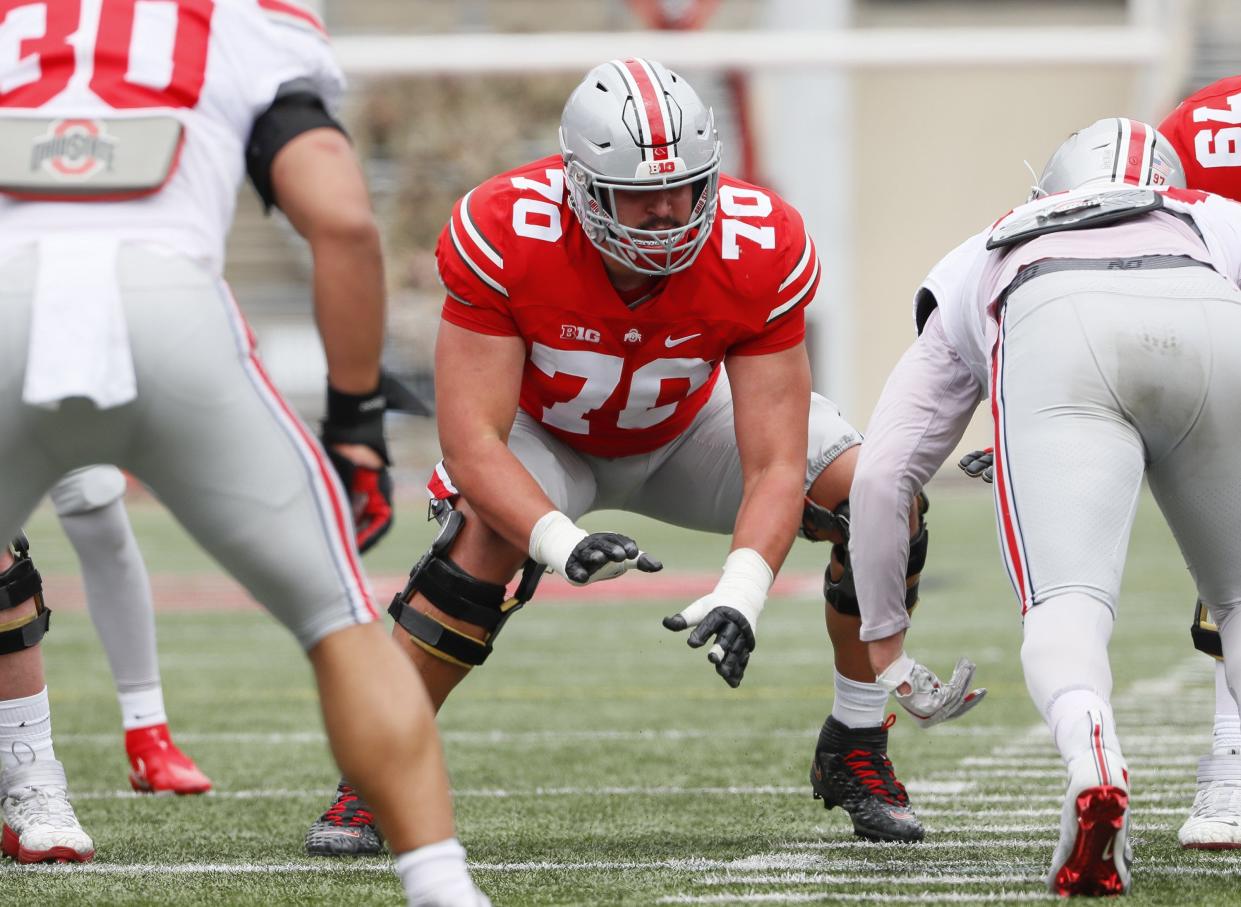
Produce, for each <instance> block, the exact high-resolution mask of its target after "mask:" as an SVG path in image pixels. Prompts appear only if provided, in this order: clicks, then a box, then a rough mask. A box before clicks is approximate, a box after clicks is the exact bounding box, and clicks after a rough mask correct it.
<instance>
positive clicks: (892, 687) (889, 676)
mask: <svg viewBox="0 0 1241 907" xmlns="http://www.w3.org/2000/svg"><path fill="white" fill-rule="evenodd" d="M917 664H918V663H917V662H916V661H914V660H913V659H912V658H910V657H909V656H908V655H906V654H905V653H904V652H901V656H900V658H898V659H896V661H894V662H892V663H891V664H890V665H888V666H887V667H886V668H884V669H883V673H882V674H880V675H879V676H878V677H876V678H875V683H877V684H879V686H881V687H883V688H884V689H885V690H887V691H888V692H889V693H895V692H896V691H897V690H898V689H899V688H900V686H901V684H903V683H907V682H908V681H909V678H910V677H911V676H912V675H913V672H914V667H915V666H917Z"/></svg>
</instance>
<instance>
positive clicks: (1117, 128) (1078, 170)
mask: <svg viewBox="0 0 1241 907" xmlns="http://www.w3.org/2000/svg"><path fill="white" fill-rule="evenodd" d="M1106 183H1121V184H1125V185H1129V186H1176V187H1179V188H1181V189H1184V188H1185V168H1184V167H1182V166H1181V159H1180V158H1179V157H1177V154H1176V150H1175V149H1174V148H1173V147H1172V143H1171V142H1169V141H1168V140H1167V139H1166V138H1164V137H1163V135H1162V134H1160V132H1159V130H1157V129H1156V128H1155V127H1154V126H1152V125H1150V124H1149V123H1143V122H1141V121H1140V120H1130V119H1126V118H1125V117H1108V118H1107V119H1103V120H1097V121H1095V122H1094V123H1091V124H1090V125H1089V126H1087V127H1086V128H1085V129H1079V130H1078V131H1077V132H1075V133H1073V134H1072V135H1071V136H1069V137H1068V139H1066V140H1065V142H1064V143H1063V144H1062V145H1061V146H1060V147H1059V148H1057V149H1056V152H1055V154H1053V155H1052V156H1051V159H1050V160H1048V162H1047V166H1046V167H1044V168H1043V175H1042V176H1040V177H1039V180H1038V184H1037V185H1036V186H1034V187H1033V189H1032V191H1031V193H1030V201H1034V200H1035V199H1036V198H1042V197H1043V196H1045V195H1052V194H1054V193H1056V192H1065V191H1068V190H1069V189H1077V188H1078V187H1080V186H1092V185H1102V184H1106Z"/></svg>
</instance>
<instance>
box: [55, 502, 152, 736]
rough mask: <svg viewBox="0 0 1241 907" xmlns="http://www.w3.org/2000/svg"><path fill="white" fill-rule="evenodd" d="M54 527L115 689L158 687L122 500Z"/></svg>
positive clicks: (140, 568) (142, 584)
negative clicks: (72, 557)
mask: <svg viewBox="0 0 1241 907" xmlns="http://www.w3.org/2000/svg"><path fill="white" fill-rule="evenodd" d="M60 525H61V527H62V528H63V529H64V530H65V535H67V536H68V537H69V541H70V542H71V543H72V544H73V550H74V551H75V552H76V553H77V556H78V562H79V563H80V564H81V565H82V584H83V585H84V586H85V587H86V607H87V609H88V610H89V611H90V618H91V622H92V623H94V625H95V632H96V633H98V634H99V641H100V642H102V643H103V649H104V652H106V653H107V656H108V666H109V667H110V668H111V669H112V677H113V680H114V681H115V683H116V689H117V692H118V693H120V692H126V693H128V692H140V691H145V690H150V689H152V688H156V689H158V687H159V661H158V659H157V656H156V651H155V610H154V607H153V605H152V604H151V582H150V579H149V578H148V576H147V571H146V565H145V564H143V562H142V554H141V552H140V551H139V550H138V543H137V541H136V540H135V539H134V532H133V529H132V528H131V527H130V525H129V517H128V516H127V515H126V513H125V506H124V504H123V503H122V502H121V501H120V500H119V499H118V500H115V501H113V502H112V503H111V504H108V505H106V506H104V507H98V508H96V509H94V510H88V511H86V512H85V513H75V514H71V515H68V516H62V517H60ZM162 708H163V703H162V702H161V703H160V709H161V710H162ZM121 710H122V712H124V710H125V705H124V703H122V704H121ZM145 723H146V724H151V723H152V722H149V721H147V722H145ZM125 727H126V729H128V728H129V725H128V724H126V725H125Z"/></svg>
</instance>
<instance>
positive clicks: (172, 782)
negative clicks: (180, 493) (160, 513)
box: [50, 466, 211, 794]
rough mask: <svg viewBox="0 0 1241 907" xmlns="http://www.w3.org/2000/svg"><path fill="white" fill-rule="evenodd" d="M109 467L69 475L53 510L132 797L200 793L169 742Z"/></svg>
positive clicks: (137, 569) (141, 583)
mask: <svg viewBox="0 0 1241 907" xmlns="http://www.w3.org/2000/svg"><path fill="white" fill-rule="evenodd" d="M124 491H125V477H124V476H123V475H122V474H121V472H120V471H119V470H118V469H116V468H115V467H112V466H90V467H87V468H85V469H79V470H74V471H73V472H71V473H69V474H68V475H66V476H65V477H64V478H63V479H61V480H60V481H59V482H57V483H56V485H55V486H54V487H53V488H52V491H51V495H50V496H51V499H52V503H53V505H54V506H55V508H56V515H57V516H58V517H59V519H60V525H61V527H62V528H63V529H64V531H65V535H67V536H68V537H69V541H70V542H71V543H72V544H73V549H74V551H75V552H76V553H77V556H78V562H79V563H80V564H81V568H82V581H83V585H84V586H85V588H86V604H87V608H88V609H89V611H90V615H91V620H92V622H93V623H94V625H95V632H96V633H98V634H99V639H100V642H102V643H103V648H104V651H105V652H106V653H107V656H108V666H109V667H110V668H111V671H112V679H113V682H114V683H115V684H116V691H117V699H118V701H119V703H120V707H121V723H122V727H123V728H124V731H125V750H126V754H127V756H128V758H129V763H130V769H131V771H130V774H129V781H130V784H131V785H132V786H133V788H134V790H137V791H142V792H149V793H161V792H162V793H175V794H200V793H204V792H205V791H208V790H210V789H211V780H210V779H209V778H208V777H207V776H206V775H204V774H203V773H202V772H201V771H199V769H198V767H197V766H196V765H195V764H194V762H193V760H192V759H190V758H189V757H188V756H186V755H185V754H184V753H183V752H181V750H180V749H179V748H178V747H177V745H176V744H175V743H173V742H172V738H171V736H170V732H169V729H168V718H167V715H166V714H165V712H164V696H163V690H162V687H161V684H160V674H159V660H158V654H157V651H156V646H155V610H154V607H153V605H152V601H151V583H150V579H149V577H148V576H147V571H146V565H145V564H144V563H143V562H142V554H141V552H140V551H139V550H138V543H137V540H136V539H135V538H134V534H133V529H132V528H131V527H130V525H129V518H128V516H127V515H126V513H125V506H124V503H123V500H122V496H123V495H124Z"/></svg>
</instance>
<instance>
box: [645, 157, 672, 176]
mask: <svg viewBox="0 0 1241 907" xmlns="http://www.w3.org/2000/svg"><path fill="white" fill-rule="evenodd" d="M645 163H646V172H647V173H648V174H649V175H651V176H663V175H664V174H665V173H676V172H677V162H676V161H675V160H673V161H646V162H645Z"/></svg>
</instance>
